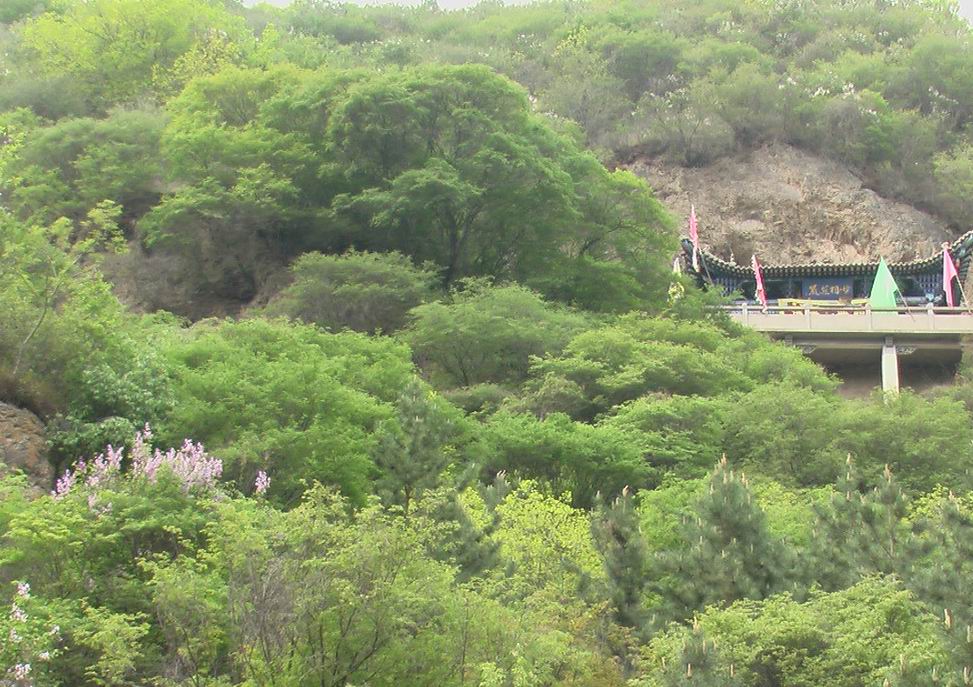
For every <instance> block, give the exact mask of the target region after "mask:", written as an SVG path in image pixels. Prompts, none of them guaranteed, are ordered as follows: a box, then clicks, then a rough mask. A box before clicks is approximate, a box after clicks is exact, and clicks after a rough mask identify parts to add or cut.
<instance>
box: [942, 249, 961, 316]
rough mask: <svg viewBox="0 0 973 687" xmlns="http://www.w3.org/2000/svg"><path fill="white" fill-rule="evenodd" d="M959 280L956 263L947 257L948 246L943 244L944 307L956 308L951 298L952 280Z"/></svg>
mask: <svg viewBox="0 0 973 687" xmlns="http://www.w3.org/2000/svg"><path fill="white" fill-rule="evenodd" d="M954 279H959V274H958V273H957V272H956V263H954V262H953V258H952V257H951V256H950V255H949V244H948V243H944V244H943V291H945V292H946V305H947V306H949V307H950V308H955V307H956V299H955V298H953V280H954Z"/></svg>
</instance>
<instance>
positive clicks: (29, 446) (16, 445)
mask: <svg viewBox="0 0 973 687" xmlns="http://www.w3.org/2000/svg"><path fill="white" fill-rule="evenodd" d="M0 462H2V463H4V464H6V466H7V467H8V468H13V469H15V470H21V471H23V472H24V474H26V475H27V478H28V479H29V480H30V483H31V484H32V485H34V486H36V487H38V488H40V489H44V490H48V489H50V488H51V485H52V483H53V480H54V468H53V467H52V466H51V463H50V461H49V460H48V457H47V440H46V439H45V437H44V424H43V423H42V422H41V421H40V419H39V418H38V417H37V416H36V415H34V414H33V413H32V412H30V411H29V410H24V409H22V408H17V407H15V406H12V405H8V404H6V403H0Z"/></svg>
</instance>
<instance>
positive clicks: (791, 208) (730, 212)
mask: <svg viewBox="0 0 973 687" xmlns="http://www.w3.org/2000/svg"><path fill="white" fill-rule="evenodd" d="M626 167H627V168H628V169H631V170H632V171H633V172H635V173H636V174H638V175H639V176H641V177H643V178H645V179H646V180H647V181H648V182H649V183H650V184H651V185H652V187H653V189H655V192H656V195H657V196H658V197H659V199H660V200H662V201H663V202H664V203H665V204H666V206H667V207H668V208H669V210H670V212H672V213H673V214H675V215H676V216H677V217H679V218H685V217H688V216H689V206H690V204H691V203H694V204H695V205H696V214H697V216H698V217H699V233H700V240H701V242H702V244H703V246H704V248H706V249H707V250H709V251H711V252H713V253H715V254H716V255H719V256H720V257H722V258H730V257H731V252H732V254H733V257H734V258H735V259H736V261H737V262H739V263H747V262H749V260H750V255H751V254H752V253H756V254H757V255H758V256H759V257H760V258H761V260H762V262H763V263H764V264H767V265H775V264H784V263H795V262H847V261H859V260H877V259H878V258H879V257H883V256H884V257H885V258H886V259H888V260H890V261H899V260H912V259H913V258H916V257H925V256H928V255H931V254H932V253H935V252H936V251H937V250H938V249H939V246H940V244H941V243H942V242H943V241H948V240H951V239H953V238H955V237H956V236H957V235H958V233H961V232H956V231H954V230H950V228H949V227H947V226H946V225H945V223H943V222H942V221H941V220H938V219H936V218H934V217H932V216H931V215H928V214H926V213H924V212H921V211H919V210H917V209H915V208H914V207H912V206H911V205H907V204H905V203H899V202H897V201H894V200H889V199H887V198H883V197H881V196H879V195H878V194H876V193H875V192H874V191H872V190H870V189H868V188H865V187H864V185H863V184H862V181H861V179H859V178H858V177H857V176H855V175H854V174H853V173H852V172H851V171H849V170H848V169H847V168H846V167H844V166H842V165H841V164H839V163H837V162H834V161H832V160H828V159H826V158H821V157H818V156H815V155H812V154H810V153H806V152H803V151H801V150H798V149H797V148H793V147H791V146H788V145H783V144H776V145H773V146H768V147H765V148H761V149H759V150H756V151H753V152H751V153H748V154H745V155H740V156H738V157H734V158H725V159H722V160H719V161H717V162H715V163H714V164H712V165H710V166H707V167H699V168H685V167H677V166H674V165H672V164H669V163H666V162H663V161H661V160H645V159H642V160H636V161H633V162H632V163H630V164H628V165H626ZM683 233H685V229H683Z"/></svg>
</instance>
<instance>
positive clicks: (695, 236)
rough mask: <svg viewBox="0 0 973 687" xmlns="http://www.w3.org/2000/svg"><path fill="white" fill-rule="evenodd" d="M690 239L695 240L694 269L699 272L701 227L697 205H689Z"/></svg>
mask: <svg viewBox="0 0 973 687" xmlns="http://www.w3.org/2000/svg"><path fill="white" fill-rule="evenodd" d="M689 240H690V241H692V242H693V269H694V270H695V271H697V272H699V227H698V226H697V224H696V206H695V205H690V206H689Z"/></svg>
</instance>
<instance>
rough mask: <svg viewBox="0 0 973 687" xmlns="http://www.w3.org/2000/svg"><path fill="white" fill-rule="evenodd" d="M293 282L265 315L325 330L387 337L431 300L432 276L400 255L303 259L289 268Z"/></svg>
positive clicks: (428, 269) (426, 268)
mask: <svg viewBox="0 0 973 687" xmlns="http://www.w3.org/2000/svg"><path fill="white" fill-rule="evenodd" d="M291 273H292V274H293V275H294V282H293V283H292V284H291V285H290V286H288V287H287V288H285V289H284V290H283V291H281V293H280V294H279V296H278V299H277V300H276V301H274V302H273V303H272V304H271V305H270V306H268V308H267V310H268V312H269V313H271V314H283V315H287V316H289V317H293V318H297V319H300V320H303V321H304V322H310V323H314V324H317V325H319V326H321V327H325V328H327V329H334V330H338V329H345V328H347V329H353V330H355V331H359V332H366V333H371V332H375V331H380V332H382V333H384V334H391V333H392V332H394V331H397V330H399V329H401V328H402V327H403V326H404V325H405V323H406V316H407V313H408V312H409V310H411V309H412V308H414V307H416V306H418V305H420V304H422V303H424V302H426V301H428V300H431V298H432V295H433V288H434V284H435V282H436V273H435V271H434V270H433V269H431V267H430V266H428V265H426V266H423V267H416V266H415V265H413V264H412V262H411V261H410V260H409V259H408V258H407V257H405V256H404V255H402V254H401V253H355V252H352V253H347V254H345V255H341V256H337V255H322V254H321V253H305V254H304V255H302V256H301V257H299V258H298V259H297V260H296V261H295V262H294V264H293V265H292V266H291Z"/></svg>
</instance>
